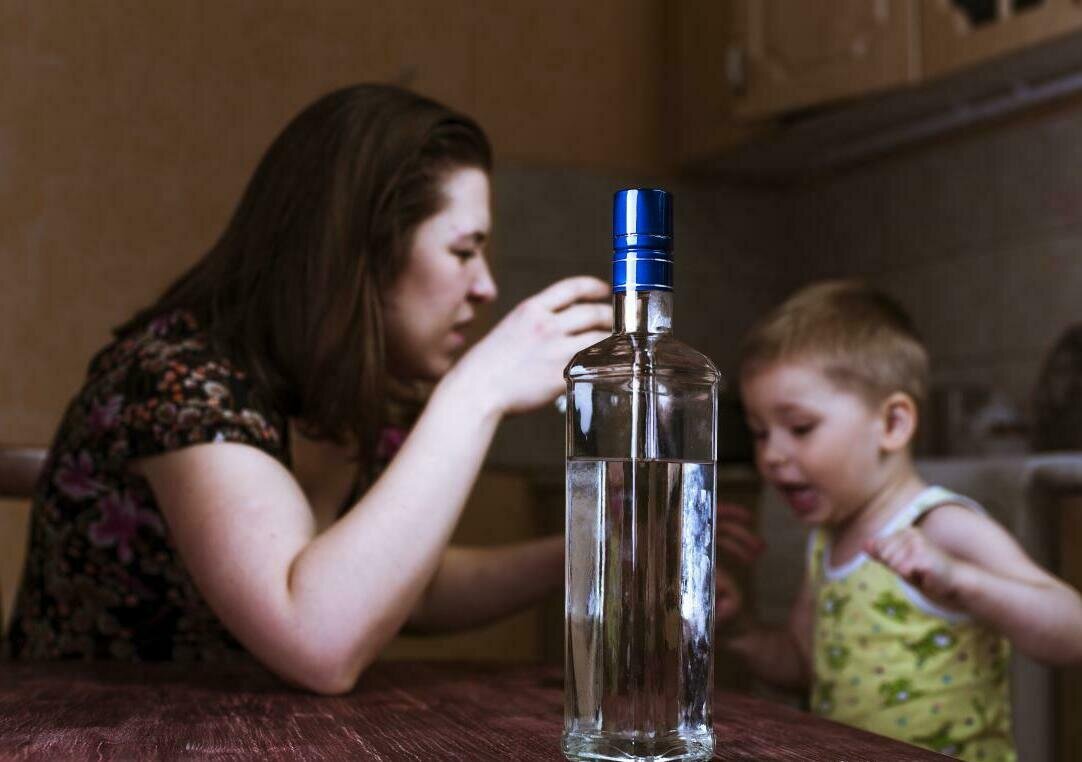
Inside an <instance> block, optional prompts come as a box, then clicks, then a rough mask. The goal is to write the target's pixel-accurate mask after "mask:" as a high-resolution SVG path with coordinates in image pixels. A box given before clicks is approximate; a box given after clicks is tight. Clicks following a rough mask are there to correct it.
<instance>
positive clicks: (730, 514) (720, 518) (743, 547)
mask: <svg viewBox="0 0 1082 762" xmlns="http://www.w3.org/2000/svg"><path fill="white" fill-rule="evenodd" d="M754 521H755V517H754V516H752V514H751V511H749V510H748V509H747V508H745V507H744V506H742V505H737V504H736V503H727V502H724V501H719V502H718V508H717V542H718V548H720V549H721V550H722V551H723V552H724V553H725V554H726V555H727V556H729V557H730V558H732V559H734V560H736V561H739V562H741V563H744V564H750V563H752V562H753V561H755V560H756V559H757V558H758V557H759V556H760V555H762V553H763V551H764V550H766V543H765V542H764V541H763V538H762V537H760V536H759V535H757V534H755V532H753V531H752V530H751V525H752V524H753V523H754Z"/></svg>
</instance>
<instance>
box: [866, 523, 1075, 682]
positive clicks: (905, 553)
mask: <svg viewBox="0 0 1082 762" xmlns="http://www.w3.org/2000/svg"><path fill="white" fill-rule="evenodd" d="M867 549H868V551H869V553H870V554H871V555H872V556H873V557H874V558H876V559H878V560H879V561H880V562H881V563H883V564H885V565H886V566H888V567H890V568H891V569H892V570H893V571H894V572H896V573H897V574H899V575H900V576H901V577H902V578H904V579H905V580H906V581H907V582H909V583H910V584H911V585H913V586H915V587H917V588H918V589H919V590H920V591H921V592H923V593H924V594H925V595H927V596H928V597H929V598H932V599H933V600H935V601H937V602H939V603H942V604H944V605H945V606H947V607H949V608H953V609H957V610H961V611H964V612H966V613H968V614H970V615H972V616H973V617H975V618H976V619H978V620H980V621H982V622H984V623H986V624H987V625H989V626H991V627H992V628H994V629H996V630H997V631H999V632H1001V633H1003V635H1005V636H1006V637H1007V638H1008V639H1010V641H1011V642H1012V643H1013V644H1014V645H1015V646H1016V647H1017V648H1018V649H1019V650H1020V651H1022V652H1023V653H1025V654H1027V655H1028V656H1031V657H1033V658H1034V659H1037V660H1038V661H1042V662H1045V663H1046V664H1052V665H1067V664H1079V663H1082V597H1080V596H1079V594H1078V592H1077V591H1076V590H1075V589H1074V588H1072V587H1070V586H1069V585H1067V584H1066V583H1064V582H1063V581H1062V580H1060V579H1058V578H1056V577H1054V576H1053V575H1051V574H1049V573H1048V572H1046V571H1044V570H1043V569H1041V568H1040V567H1039V566H1037V565H1036V564H1035V563H1034V562H1033V561H1032V560H1031V559H1030V558H1029V556H1027V555H1026V553H1025V551H1024V550H1022V548H1021V547H1020V546H1019V545H1018V543H1017V542H1015V540H1014V538H1013V537H1011V535H1010V534H1009V533H1008V532H1007V531H1006V530H1005V529H1003V527H1001V526H1000V525H999V524H997V523H996V522H994V521H992V520H991V519H989V518H987V517H985V516H982V515H980V514H978V513H976V512H974V511H972V510H969V509H967V508H963V507H961V506H957V505H945V506H942V507H940V508H937V509H935V510H934V511H932V512H931V513H929V514H928V515H927V517H926V518H925V519H924V521H922V522H921V525H920V526H919V527H910V528H908V529H904V530H902V531H900V532H896V533H895V534H893V535H891V536H889V537H885V538H880V539H878V540H873V541H870V542H869V545H868V548H867Z"/></svg>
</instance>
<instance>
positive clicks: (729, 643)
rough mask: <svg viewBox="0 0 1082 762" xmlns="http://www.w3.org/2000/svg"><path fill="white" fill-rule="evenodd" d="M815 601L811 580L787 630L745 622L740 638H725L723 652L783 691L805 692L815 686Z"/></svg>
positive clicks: (792, 612) (805, 585)
mask: <svg viewBox="0 0 1082 762" xmlns="http://www.w3.org/2000/svg"><path fill="white" fill-rule="evenodd" d="M811 632H812V597H811V591H810V588H809V585H808V581H807V579H805V580H804V582H803V584H802V585H801V587H800V592H799V593H798V594H797V598H796V601H795V602H794V603H793V607H792V608H791V609H790V611H789V621H788V623H787V624H786V625H785V626H784V627H778V626H768V625H764V624H761V623H758V622H755V621H753V620H751V618H750V617H748V618H747V619H745V620H744V621H743V623H742V625H741V626H740V627H739V631H738V632H737V634H735V635H732V636H730V637H728V638H722V640H721V646H722V648H724V649H726V650H728V651H729V652H731V653H734V654H736V655H737V656H740V657H741V658H743V659H744V661H745V663H746V664H747V665H748V667H749V668H750V669H751V671H752V673H753V674H754V675H755V676H756V677H758V678H759V679H761V680H765V681H767V682H768V683H771V684H773V685H777V686H780V687H783V688H805V687H807V686H808V684H809V683H810V682H811V669H810V666H809V665H810V664H811Z"/></svg>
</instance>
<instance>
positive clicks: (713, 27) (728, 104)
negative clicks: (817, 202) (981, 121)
mask: <svg viewBox="0 0 1082 762" xmlns="http://www.w3.org/2000/svg"><path fill="white" fill-rule="evenodd" d="M676 13H677V15H678V20H677V23H676V24H675V26H676V28H677V29H678V30H679V32H678V34H677V36H676V40H675V43H674V49H675V51H676V55H675V61H676V64H675V65H676V67H677V74H678V75H679V81H680V90H679V99H680V110H679V114H680V121H681V141H680V147H679V157H680V160H681V161H682V162H683V163H684V165H690V164H693V163H694V162H696V161H700V160H702V159H704V158H709V157H717V156H719V155H720V154H721V153H722V152H724V151H726V150H727V149H731V148H734V147H737V144H739V143H752V142H762V141H758V140H756V141H752V140H750V138H752V137H755V138H759V137H763V136H764V135H768V134H770V133H781V132H785V131H786V128H787V127H789V126H792V125H794V124H803V123H807V122H808V121H809V120H808V119H807V118H805V117H814V118H818V117H824V116H827V115H829V113H833V114H837V113H839V112H841V111H844V110H846V109H850V107H859V106H860V105H861V104H862V103H863V104H869V103H874V102H877V101H883V100H886V98H885V97H880V98H875V97H869V96H879V95H883V96H887V94H888V93H889V94H890V95H889V97H890V98H892V99H893V100H892V102H891V104H890V106H889V107H888V108H887V109H886V110H887V111H890V112H891V113H893V114H894V115H895V119H896V120H906V119H908V120H911V121H912V120H914V119H919V118H920V116H921V115H922V114H923V115H927V114H928V113H931V112H932V111H934V109H935V108H937V105H935V104H937V103H939V102H940V101H943V100H944V99H947V100H949V99H950V98H953V99H954V102H955V103H960V104H965V103H967V102H968V101H969V100H978V101H979V100H981V99H982V98H985V99H986V98H987V97H990V96H992V95H996V96H997V97H998V96H999V95H1000V94H1002V93H1003V91H1010V90H1011V88H1012V83H1013V86H1014V87H1015V89H1018V88H1022V87H1028V88H1030V89H1031V90H1032V89H1033V88H1035V87H1038V86H1039V85H1040V84H1041V83H1043V82H1045V81H1047V80H1049V79H1050V78H1052V79H1054V78H1056V77H1059V76H1062V75H1063V73H1064V72H1065V71H1066V72H1067V73H1070V72H1071V71H1074V70H1076V69H1075V68H1072V67H1076V64H1074V63H1072V61H1073V59H1072V57H1071V55H1070V54H1069V51H1066V52H1065V50H1064V49H1065V48H1068V47H1070V43H1071V41H1072V40H1073V39H1075V38H1074V37H1068V35H1070V34H1071V33H1072V32H1073V33H1076V34H1077V35H1078V37H1080V38H1082V0H834V1H832V2H830V3H809V2H802V1H801V0H726V1H725V2H720V3H718V2H712V0H681V2H680V3H679V5H677V7H676ZM1012 54H1014V55H1012ZM1045 54H1047V55H1045ZM1075 58H1077V56H1075ZM1056 61H1059V62H1062V66H1061V67H1060V69H1056V68H1055V67H1056ZM1027 67H1028V68H1027ZM963 70H966V71H965V73H964V74H963V73H962V72H963ZM951 75H958V76H951ZM997 77H998V79H997ZM951 87H953V88H954V89H953V90H951V91H950V94H948V95H942V93H946V92H947V90H948V89H949V88H951ZM940 91H942V93H941V92H940ZM929 93H932V94H933V95H932V96H930V97H924V96H927V95H928V94H929ZM935 93H940V95H942V97H940V98H939V100H938V101H937V100H936V96H935V95H934V94H935ZM907 98H908V100H904V99H907ZM907 104H908V106H911V107H912V108H908V107H907ZM862 120H863V121H862ZM875 120H876V115H875V114H864V115H858V116H857V117H856V121H857V122H859V124H855V125H852V126H853V127H854V129H857V130H858V131H859V130H861V129H863V130H865V131H867V130H868V129H870V128H869V127H867V124H870V123H871V122H874V121H875ZM812 121H814V119H813V120H812ZM820 121H824V120H822V119H820ZM920 129H921V130H923V129H924V127H923V126H922V127H921V128H920ZM861 137H862V138H867V137H868V136H867V135H864V134H862V136H861ZM767 142H776V141H773V140H771V141H767Z"/></svg>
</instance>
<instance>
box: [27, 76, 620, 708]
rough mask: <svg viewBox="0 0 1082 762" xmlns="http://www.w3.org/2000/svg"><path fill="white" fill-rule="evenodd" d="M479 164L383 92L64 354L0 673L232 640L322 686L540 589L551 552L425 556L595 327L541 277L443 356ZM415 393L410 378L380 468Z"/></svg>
mask: <svg viewBox="0 0 1082 762" xmlns="http://www.w3.org/2000/svg"><path fill="white" fill-rule="evenodd" d="M490 167H491V158H490V149H489V145H488V142H487V140H486V138H485V136H484V134H483V133H482V132H481V130H480V129H479V128H478V127H477V125H476V124H474V122H472V121H471V120H469V119H468V118H466V117H463V116H461V115H459V114H455V113H453V112H451V111H449V110H448V109H446V108H445V107H443V106H441V105H439V104H437V103H435V102H433V101H431V100H428V99H426V98H422V97H420V96H417V95H414V94H412V93H409V92H406V91H403V90H400V89H397V88H393V87H389V86H378V85H361V86H357V87H351V88H347V89H344V90H340V91H337V92H334V93H331V94H330V95H327V96H326V97H324V98H322V99H320V100H319V101H317V102H316V103H314V104H313V105H311V106H310V107H309V108H307V109H306V110H305V111H303V112H302V113H301V114H300V115H299V116H298V117H296V118H295V119H294V120H293V122H291V123H290V124H289V125H288V126H287V127H286V129H285V130H284V132H283V133H282V134H281V135H280V136H279V137H278V138H277V140H276V141H275V142H274V144H273V145H272V146H271V147H270V149H269V150H268V152H267V154H266V156H265V157H264V158H263V160H262V161H261V163H260V165H259V167H258V168H257V170H256V172H255V175H254V176H253V178H252V180H251V182H250V184H249V186H248V188H247V190H246V191H245V194H244V196H243V198H242V200H241V203H240V206H239V207H238V209H237V210H236V212H235V214H234V216H233V218H232V220H231V222H230V223H229V225H228V227H227V228H226V231H225V233H224V235H223V236H222V238H221V240H219V241H218V243H217V244H216V245H215V246H214V247H213V248H212V249H211V251H210V252H209V253H208V254H207V255H206V256H205V257H204V258H203V259H202V260H201V261H199V262H198V263H197V264H196V265H195V266H194V267H193V268H192V269H191V270H189V271H188V272H187V273H186V274H184V275H183V276H182V277H181V278H180V279H179V280H178V281H177V282H176V283H175V284H174V285H173V286H172V287H171V288H170V289H169V290H168V291H167V292H166V293H165V294H164V295H163V296H162V297H161V298H160V299H159V300H158V301H157V302H156V303H154V304H153V305H152V306H150V307H148V308H147V309H145V310H143V311H142V312H140V313H139V314H138V315H136V316H135V317H134V318H133V319H132V320H130V321H129V322H128V323H126V324H125V325H123V326H121V327H120V328H119V329H118V330H117V332H116V333H117V336H116V339H115V341H114V342H113V343H111V344H110V345H108V346H107V347H106V348H105V349H103V350H102V351H101V352H100V353H99V354H98V355H97V356H96V357H95V358H94V360H93V361H92V362H91V364H90V368H89V371H88V378H87V381H86V384H85V385H84V387H83V388H82V390H81V391H80V393H79V394H78V396H77V397H76V399H75V400H74V401H73V403H72V405H71V406H70V407H69V409H68V411H67V413H66V415H65V417H64V420H63V422H62V423H61V426H60V429H59V432H58V434H57V437H56V440H55V441H54V443H53V446H52V449H51V452H50V458H49V461H48V463H47V465H46V468H45V473H44V474H43V476H42V478H41V480H40V481H39V485H38V490H37V495H36V499H35V503H34V515H33V519H32V530H31V547H30V553H29V556H28V560H27V567H26V572H25V575H24V579H23V584H22V588H21V590H20V594H19V599H18V602H17V604H16V612H15V619H14V622H13V625H12V631H11V636H10V646H11V649H12V653H13V655H14V656H15V657H16V658H112V659H133V660H149V659H169V660H209V659H218V658H224V657H228V656H231V655H234V654H236V653H237V652H238V651H240V650H241V649H244V650H247V651H248V652H250V653H251V654H253V655H254V656H255V657H256V658H257V659H259V660H260V661H261V662H263V663H264V664H265V665H266V666H267V667H269V668H270V669H272V670H273V671H275V672H276V673H278V674H279V675H281V676H282V677H283V678H285V679H287V680H290V681H292V682H294V683H296V684H299V685H301V686H304V687H306V688H308V689H310V690H313V691H317V692H320V693H338V692H342V691H347V690H349V689H350V688H351V687H352V686H353V685H354V683H355V682H356V680H357V678H358V676H359V675H360V673H361V672H362V670H364V668H365V667H366V666H367V665H368V664H370V663H371V662H372V661H373V660H374V659H375V658H376V656H377V655H378V653H379V651H380V649H381V648H382V647H383V646H384V645H385V644H386V643H387V642H388V641H389V640H390V639H391V638H392V637H393V636H394V635H395V634H396V633H397V632H398V631H399V630H400V629H401V628H402V627H403V626H406V625H410V626H413V627H415V628H418V629H423V630H440V629H447V628H456V627H465V626H469V625H473V624H477V623H481V622H485V621H488V620H490V619H493V618H496V617H499V616H501V615H504V614H507V613H510V612H511V611H513V610H515V609H518V608H521V607H523V606H525V605H527V604H529V603H531V602H534V601H536V600H537V599H538V598H540V597H541V596H542V595H543V594H544V593H546V592H548V591H550V590H552V589H554V588H555V587H557V586H558V585H559V584H560V581H561V579H562V539H561V538H547V539H542V540H538V541H534V542H530V543H524V544H522V545H519V546H516V547H513V548H498V549H489V550H465V549H455V548H449V547H448V541H449V538H450V536H451V533H452V531H453V529H454V527H455V524H456V522H457V521H458V518H459V514H460V512H461V509H462V506H463V503H464V501H465V499H466V497H467V495H468V494H469V492H470V488H471V486H472V485H473V482H474V480H475V479H476V477H477V474H478V471H479V469H480V468H481V464H482V462H483V459H484V455H485V452H486V450H487V448H488V446H489V443H490V442H491V439H492V436H493V433H494V431H495V428H496V425H497V424H498V422H499V421H500V419H501V418H502V417H503V416H504V415H505V414H508V413H516V412H520V411H525V410H530V409H533V408H536V407H538V406H540V405H544V404H546V403H548V402H550V401H551V400H552V399H553V398H554V397H555V396H556V394H557V393H558V392H559V391H560V390H561V389H562V387H563V381H562V377H561V369H562V367H563V365H564V364H565V363H566V362H567V360H568V359H569V358H570V357H571V355H572V354H574V353H575V352H576V351H578V350H579V349H581V348H582V347H585V346H587V345H589V344H591V343H593V342H595V341H597V340H599V339H600V338H602V337H603V336H604V335H606V332H607V331H608V329H609V328H610V327H611V321H612V313H611V308H610V307H609V306H607V305H603V304H599V303H597V302H596V300H600V299H604V298H605V297H606V296H607V293H608V289H607V287H606V285H605V284H604V283H602V282H601V281H598V280H596V279H593V278H585V277H581V278H571V279H568V280H563V281H560V282H558V283H556V284H554V285H553V286H551V287H549V288H548V289H546V290H544V291H542V292H541V293H539V294H537V295H536V296H535V297H533V298H531V299H528V300H527V301H525V302H523V303H522V304H520V305H519V306H518V307H517V308H515V309H514V310H513V311H512V312H511V313H510V314H509V315H508V316H507V317H506V318H505V319H504V320H503V321H502V322H501V323H499V325H497V326H496V328H495V329H493V330H492V331H491V332H490V333H489V334H488V335H487V336H486V337H485V338H484V339H482V340H481V341H480V342H478V344H477V345H476V346H474V347H473V348H472V349H471V350H470V351H468V352H466V353H465V354H464V355H463V356H462V357H461V359H460V360H458V361H457V362H456V361H455V360H456V357H457V355H459V354H460V353H461V350H462V349H463V345H464V341H465V340H464V337H463V331H464V329H465V328H466V326H467V325H468V324H469V323H470V322H471V321H472V320H473V318H474V315H475V311H476V309H477V308H478V307H479V306H481V305H483V304H486V303H488V302H491V301H492V300H493V299H494V297H495V295H496V286H495V284H494V282H493V280H492V276H491V274H490V272H489V270H488V265H487V263H486V261H485V256H484V249H485V243H486V241H487V238H488V232H489V177H488V175H489V171H490ZM415 382H436V383H435V386H434V389H433V391H432V393H431V396H430V398H429V399H428V402H427V404H426V405H425V406H424V409H423V412H421V414H420V415H419V417H417V419H416V422H415V424H414V425H413V427H412V431H411V432H410V434H409V436H408V438H406V439H405V441H404V443H402V444H401V448H400V449H399V451H398V452H397V455H395V457H394V459H393V461H392V462H390V463H389V464H385V463H384V461H385V460H386V459H387V458H388V457H389V456H390V454H391V452H390V451H389V448H388V447H387V445H388V442H389V440H388V437H387V436H386V433H387V432H388V428H387V427H388V424H390V423H392V422H393V421H392V420H391V417H392V414H391V413H390V412H389V411H390V410H393V409H394V408H395V406H396V405H397V406H398V407H399V408H401V407H402V405H403V402H408V395H407V394H405V393H404V390H405V389H408V388H409V387H410V385H411V384H414V383H415ZM381 432H382V433H383V434H384V436H383V438H382V441H381ZM392 433H393V430H392ZM391 439H393V437H391ZM384 465H386V469H385V470H383V471H382V473H380V470H381V467H382V466H384Z"/></svg>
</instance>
